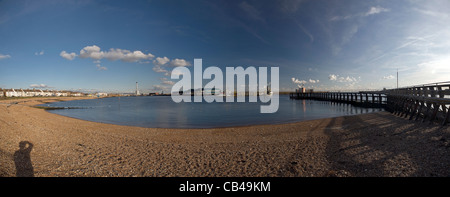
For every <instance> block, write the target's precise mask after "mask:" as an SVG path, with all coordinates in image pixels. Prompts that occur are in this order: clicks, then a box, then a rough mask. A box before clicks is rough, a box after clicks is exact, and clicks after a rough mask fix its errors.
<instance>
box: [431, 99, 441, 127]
mask: <svg viewBox="0 0 450 197" xmlns="http://www.w3.org/2000/svg"><path fill="white" fill-rule="evenodd" d="M433 105H434V110H433V114H432V115H431V117H430V124H431V123H433V121H434V120H435V119H436V114H437V112H438V110H439V105H438V104H437V103H433V104H432V106H433Z"/></svg>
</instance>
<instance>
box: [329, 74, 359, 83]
mask: <svg viewBox="0 0 450 197" xmlns="http://www.w3.org/2000/svg"><path fill="white" fill-rule="evenodd" d="M328 79H330V80H331V81H337V82H341V83H344V82H357V81H358V79H356V78H354V77H350V76H347V77H339V75H335V74H330V75H329V76H328Z"/></svg>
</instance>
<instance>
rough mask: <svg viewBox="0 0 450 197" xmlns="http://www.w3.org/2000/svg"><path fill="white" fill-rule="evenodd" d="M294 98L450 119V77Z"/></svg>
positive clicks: (414, 116) (426, 118)
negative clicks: (383, 87) (392, 87)
mask: <svg viewBox="0 0 450 197" xmlns="http://www.w3.org/2000/svg"><path fill="white" fill-rule="evenodd" d="M290 98H292V99H314V100H326V101H333V102H341V103H349V104H352V105H355V106H361V107H382V108H385V109H386V110H387V111H389V112H391V113H394V114H396V115H399V116H401V117H405V118H408V117H409V119H410V120H419V119H421V120H422V122H425V121H429V122H430V123H431V122H435V121H438V122H440V123H441V124H442V125H446V124H447V123H449V121H450V120H449V119H450V110H449V109H450V81H449V82H439V83H431V84H423V85H417V86H410V87H403V88H398V89H389V90H382V91H359V92H310V93H300V92H295V93H290Z"/></svg>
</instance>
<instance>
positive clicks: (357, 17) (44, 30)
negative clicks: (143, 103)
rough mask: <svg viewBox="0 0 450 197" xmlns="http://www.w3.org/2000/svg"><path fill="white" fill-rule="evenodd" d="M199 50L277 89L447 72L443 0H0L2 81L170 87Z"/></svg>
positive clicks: (449, 28) (449, 58) (441, 76)
mask: <svg viewBox="0 0 450 197" xmlns="http://www.w3.org/2000/svg"><path fill="white" fill-rule="evenodd" d="M194 58H202V59H203V68H204V69H205V68H206V67H208V66H217V67H219V68H222V69H223V71H225V67H237V66H243V67H244V68H245V67H248V66H254V67H273V66H277V67H279V71H280V76H279V78H280V81H279V83H280V90H281V91H293V90H294V89H295V88H297V87H298V86H300V85H304V86H305V87H306V88H313V89H314V90H327V91H349V90H354V91H356V90H377V89H382V88H394V87H396V81H397V77H396V72H397V70H398V73H399V78H398V81H399V86H400V87H404V86H411V85H418V84H424V83H434V82H443V81H450V77H449V76H450V1H448V0H442V1H437V0H422V1H416V0H396V1H390V0H386V1H383V0H370V1H361V0H352V1H351V0H270V1H266V0H245V1H235V0H226V1H225V0H217V1H216V0H214V1H207V0H189V1H188V0H184V1H182V0H178V1H175V0H161V1H158V0H148V1H111V0H80V1H59V0H39V1H36V0H0V88H16V89H19V88H23V89H25V88H38V89H56V90H73V91H85V92H89V91H101V92H122V93H126V92H129V93H131V92H134V90H135V83H136V82H139V88H140V91H141V92H144V93H148V92H160V91H166V92H168V91H169V90H170V89H171V87H172V85H173V84H174V83H176V82H177V80H171V79H170V72H171V70H172V69H174V68H175V67H179V66H182V67H186V68H189V69H190V70H192V69H193V62H194ZM192 72H193V71H192Z"/></svg>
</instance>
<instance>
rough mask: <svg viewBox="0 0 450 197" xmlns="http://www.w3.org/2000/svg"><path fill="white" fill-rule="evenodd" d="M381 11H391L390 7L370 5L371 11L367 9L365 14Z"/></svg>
mask: <svg viewBox="0 0 450 197" xmlns="http://www.w3.org/2000/svg"><path fill="white" fill-rule="evenodd" d="M381 12H389V9H387V8H383V7H380V6H377V7H370V9H369V11H367V12H366V13H365V14H364V16H369V15H373V14H379V13H381Z"/></svg>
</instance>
